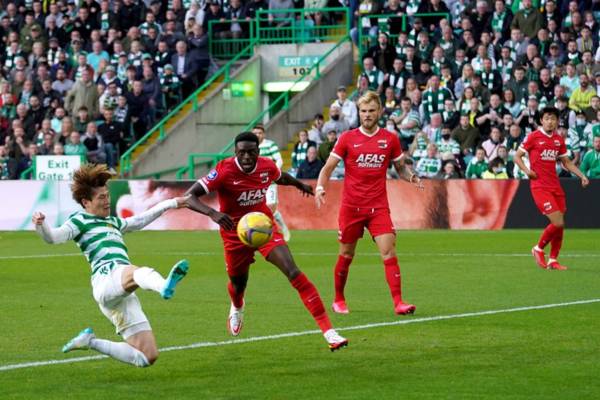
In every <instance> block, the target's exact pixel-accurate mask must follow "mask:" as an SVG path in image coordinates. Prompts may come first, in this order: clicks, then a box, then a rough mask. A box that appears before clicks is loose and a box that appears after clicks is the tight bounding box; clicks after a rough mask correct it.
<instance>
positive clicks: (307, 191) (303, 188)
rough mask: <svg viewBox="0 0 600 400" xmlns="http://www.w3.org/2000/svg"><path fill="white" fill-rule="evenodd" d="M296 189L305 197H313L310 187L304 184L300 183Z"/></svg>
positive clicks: (313, 193)
mask: <svg viewBox="0 0 600 400" xmlns="http://www.w3.org/2000/svg"><path fill="white" fill-rule="evenodd" d="M298 189H299V190H300V191H301V192H302V194H303V195H304V196H305V197H308V196H314V195H315V192H314V191H313V188H312V186H310V185H307V184H306V183H301V185H300V186H299V187H298Z"/></svg>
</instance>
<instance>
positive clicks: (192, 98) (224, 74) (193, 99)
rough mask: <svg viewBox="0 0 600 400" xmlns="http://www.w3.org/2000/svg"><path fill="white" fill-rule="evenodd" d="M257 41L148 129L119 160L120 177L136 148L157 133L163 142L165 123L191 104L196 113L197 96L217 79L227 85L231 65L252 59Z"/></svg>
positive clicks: (252, 42) (123, 173) (128, 164)
mask: <svg viewBox="0 0 600 400" xmlns="http://www.w3.org/2000/svg"><path fill="white" fill-rule="evenodd" d="M257 43H258V41H257V40H256V39H255V40H253V41H251V42H250V43H249V44H248V45H247V46H246V47H245V48H244V49H242V51H240V52H239V53H238V54H237V55H236V56H235V57H234V58H232V59H231V60H230V61H229V62H228V63H227V64H225V65H224V66H222V67H221V68H220V69H219V70H218V71H217V72H216V73H215V74H213V75H212V76H211V77H210V78H209V79H208V80H207V81H206V82H204V83H203V84H202V86H200V87H199V88H198V89H196V90H195V91H194V93H192V94H191V95H189V96H188V97H187V98H186V99H185V100H184V101H183V102H181V103H180V104H179V105H178V106H177V107H175V108H174V109H173V110H172V111H171V112H170V113H168V114H167V115H166V116H165V117H163V119H161V120H160V121H159V122H158V123H157V124H156V125H154V127H153V128H152V129H150V130H149V131H148V132H147V133H146V134H145V135H144V136H143V137H142V138H141V139H140V140H138V141H137V142H135V143H134V144H133V145H132V146H131V147H130V148H129V149H128V150H127V151H126V152H125V153H123V155H122V156H121V159H120V175H121V176H125V175H127V174H128V173H129V172H130V171H131V167H132V166H131V156H132V154H133V152H134V151H135V149H136V148H138V147H139V146H141V145H143V144H144V143H146V141H147V140H148V139H150V137H152V135H154V134H155V133H156V132H157V131H158V132H159V136H158V140H160V141H162V140H164V138H165V136H166V132H165V125H166V123H167V122H168V121H169V120H170V119H171V118H172V117H174V116H175V115H176V114H177V113H179V112H180V111H181V110H182V109H183V108H184V107H185V106H187V105H188V104H190V103H191V105H192V111H193V112H196V111H198V95H199V94H200V93H201V92H202V91H204V90H206V89H207V88H208V87H209V86H210V85H212V84H213V83H214V82H216V81H217V80H218V79H220V78H223V83H224V84H227V83H229V82H230V81H231V68H232V67H233V65H234V64H235V63H236V62H237V61H239V60H240V59H241V58H244V57H248V58H249V57H252V55H253V54H254V46H256V45H257Z"/></svg>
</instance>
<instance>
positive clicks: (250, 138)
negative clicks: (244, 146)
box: [235, 132, 258, 146]
mask: <svg viewBox="0 0 600 400" xmlns="http://www.w3.org/2000/svg"><path fill="white" fill-rule="evenodd" d="M239 142H253V143H256V146H258V136H256V135H255V134H254V133H252V132H242V133H240V134H239V135H237V136H236V137H235V145H236V146H237V144H238V143H239Z"/></svg>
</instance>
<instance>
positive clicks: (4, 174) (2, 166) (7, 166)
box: [0, 144, 17, 180]
mask: <svg viewBox="0 0 600 400" xmlns="http://www.w3.org/2000/svg"><path fill="white" fill-rule="evenodd" d="M6 179H17V161H16V160H15V159H14V158H13V157H10V156H9V154H8V150H7V149H6V146H4V144H1V145H0V180H6Z"/></svg>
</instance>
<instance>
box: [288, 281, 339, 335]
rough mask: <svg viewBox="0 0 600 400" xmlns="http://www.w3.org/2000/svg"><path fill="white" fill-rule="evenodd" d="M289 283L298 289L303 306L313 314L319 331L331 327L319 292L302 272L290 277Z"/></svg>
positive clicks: (324, 330)
mask: <svg viewBox="0 0 600 400" xmlns="http://www.w3.org/2000/svg"><path fill="white" fill-rule="evenodd" d="M290 283H291V284H292V286H293V287H294V288H295V289H296V290H297V291H298V294H299V295H300V298H301V299H302V302H303V303H304V306H305V307H306V309H307V310H308V312H310V314H311V315H312V316H313V318H314V319H315V321H316V322H317V325H319V328H320V329H321V331H322V332H323V333H325V332H327V331H328V330H329V329H331V328H332V325H331V321H330V320H329V317H328V316H327V313H326V312H325V307H324V306H323V301H321V296H319V292H317V288H316V287H315V285H313V284H312V283H311V281H309V280H308V278H307V277H306V275H304V273H302V272H300V275H298V276H297V277H295V278H294V279H292V280H291V281H290Z"/></svg>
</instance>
